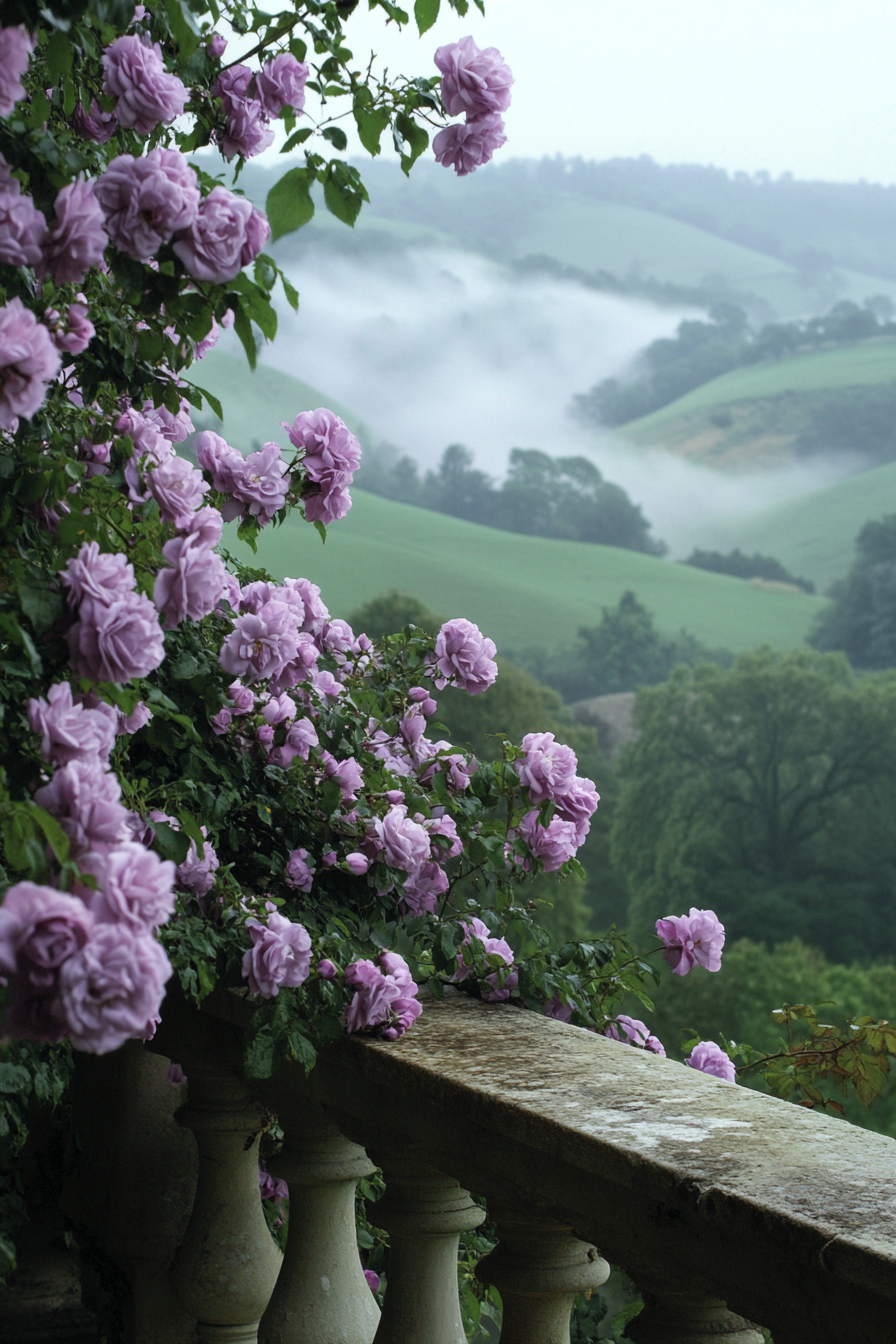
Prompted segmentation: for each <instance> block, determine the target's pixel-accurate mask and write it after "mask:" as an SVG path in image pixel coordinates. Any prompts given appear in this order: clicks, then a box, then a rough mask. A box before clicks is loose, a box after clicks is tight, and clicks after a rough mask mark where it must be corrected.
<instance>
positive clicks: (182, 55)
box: [165, 0, 199, 65]
mask: <svg viewBox="0 0 896 1344" xmlns="http://www.w3.org/2000/svg"><path fill="white" fill-rule="evenodd" d="M165 12H166V14H167V15H168V22H169V24H170V25H171V33H172V36H173V38H174V40H175V42H176V43H177V52H178V61H177V63H178V65H186V63H187V61H189V59H190V57H191V56H192V55H193V52H194V51H195V50H196V48H197V47H198V46H199V33H198V32H197V31H196V29H195V28H194V26H193V20H192V18H191V17H190V15H189V14H187V13H186V12H185V11H184V9H183V8H182V7H181V4H180V0H165Z"/></svg>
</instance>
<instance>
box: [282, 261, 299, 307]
mask: <svg viewBox="0 0 896 1344" xmlns="http://www.w3.org/2000/svg"><path fill="white" fill-rule="evenodd" d="M280 283H281V285H282V286H283V293H284V294H285V295H286V302H287V303H288V304H289V306H290V308H291V309H292V310H293V312H294V313H297V312H298V311H299V291H298V290H297V289H296V287H295V285H293V284H290V282H289V280H288V279H287V277H286V276H285V275H284V273H283V271H281V272H280Z"/></svg>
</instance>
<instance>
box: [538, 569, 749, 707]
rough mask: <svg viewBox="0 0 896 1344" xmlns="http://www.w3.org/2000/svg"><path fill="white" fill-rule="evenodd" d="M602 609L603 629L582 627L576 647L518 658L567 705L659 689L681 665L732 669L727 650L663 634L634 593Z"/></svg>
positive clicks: (682, 635)
mask: <svg viewBox="0 0 896 1344" xmlns="http://www.w3.org/2000/svg"><path fill="white" fill-rule="evenodd" d="M601 610H602V614H601V618H600V621H599V622H598V624H597V625H593V626H581V627H580V628H579V631H578V635H577V641H576V644H575V645H573V646H572V647H566V648H551V649H528V650H525V651H523V652H522V653H519V654H514V655H513V657H514V658H515V659H516V660H517V661H518V662H520V663H521V664H522V665H524V666H525V667H526V668H527V670H528V671H529V672H531V673H532V675H533V676H535V677H537V678H538V679H539V680H540V681H543V682H544V683H545V684H546V685H548V686H553V687H554V689H555V690H557V691H559V692H560V694H561V695H562V696H563V698H564V700H566V701H567V702H572V701H576V700H587V699H590V698H591V697H593V696H597V695H612V694H613V693H614V692H616V691H635V690H637V689H638V688H639V687H640V686H655V685H656V684H657V683H658V682H661V681H665V680H666V678H667V677H668V676H669V674H670V672H671V671H672V669H673V668H675V667H678V665H679V664H680V663H687V664H688V665H690V666H693V665H694V664H696V663H700V662H705V661H711V662H716V663H720V664H722V665H723V666H727V665H728V664H729V663H730V661H731V655H730V654H728V653H726V652H725V650H723V649H708V648H706V647H705V646H704V645H703V644H701V643H700V641H699V640H698V639H697V638H695V636H694V635H691V634H688V632H687V631H686V630H680V631H679V632H678V634H677V635H672V636H668V635H662V634H660V632H659V631H658V630H657V628H656V626H655V624H654V620H653V615H652V613H651V612H649V611H648V610H647V608H646V607H645V606H644V604H643V603H642V602H641V601H639V599H638V597H637V596H636V595H635V593H633V592H632V591H631V589H628V590H627V591H626V592H624V593H623V594H622V596H621V597H620V599H619V601H618V603H617V604H616V606H615V607H603V608H602V609H601Z"/></svg>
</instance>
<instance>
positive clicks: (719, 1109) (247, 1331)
mask: <svg viewBox="0 0 896 1344" xmlns="http://www.w3.org/2000/svg"><path fill="white" fill-rule="evenodd" d="M250 1012H251V1006H250V1005H249V1004H248V1003H247V1002H246V1000H245V998H244V997H242V996H240V995H238V994H225V993H218V994H216V995H214V996H212V998H211V999H210V1000H209V1001H207V1002H206V1004H205V1005H204V1007H203V1010H202V1011H197V1010H195V1009H194V1008H192V1007H188V1006H187V1005H186V1004H183V1003H180V1004H178V1003H177V1001H175V1000H172V1001H171V1002H170V1003H166V1009H165V1014H164V1021H163V1025H162V1027H161V1028H160V1030H159V1033H158V1035H157V1038H156V1040H155V1041H154V1042H153V1043H152V1045H151V1047H149V1048H150V1050H151V1051H156V1052H158V1053H162V1054H164V1055H166V1056H168V1057H169V1058H174V1059H176V1060H177V1061H178V1062H179V1063H181V1064H182V1066H183V1068H184V1070H185V1071H186V1073H187V1075H188V1078H189V1084H188V1091H189V1102H188V1104H187V1106H186V1107H185V1108H184V1107H181V1109H180V1110H179V1111H178V1112H177V1115H176V1120H177V1122H178V1123H179V1124H180V1126H181V1127H182V1128H183V1127H186V1128H187V1129H188V1130H191V1131H192V1132H193V1134H194V1135H195V1138H196V1150H197V1151H198V1183H197V1186H196V1196H195V1201H194V1202H193V1206H192V1215H191V1216H190V1218H189V1223H188V1225H187V1227H186V1231H185V1232H184V1231H183V1227H182V1226H179V1231H178V1236H179V1237H180V1238H181V1239H180V1243H179V1246H176V1245H175V1244H173V1242H172V1241H171V1237H170V1229H169V1233H166V1235H168V1241H166V1242H165V1243H164V1247H167V1249H164V1248H161V1249H160V1248H158V1247H157V1249H156V1251H155V1255H154V1256H153V1255H150V1254H147V1256H146V1258H147V1260H153V1263H154V1265H155V1268H154V1269H153V1274H154V1275H155V1276H156V1278H157V1279H158V1276H159V1273H160V1269H159V1265H160V1261H161V1259H163V1258H165V1256H167V1258H168V1261H169V1268H168V1270H167V1282H168V1289H167V1290H166V1291H167V1292H168V1293H170V1294H171V1295H172V1297H173V1298H174V1299H176V1302H177V1305H178V1309H179V1310H180V1312H181V1313H182V1315H181V1317H177V1318H176V1319H175V1317H176V1313H174V1314H173V1313H172V1308H171V1307H170V1306H169V1305H168V1303H167V1301H166V1302H165V1303H164V1307H165V1309H164V1311H162V1310H160V1312H159V1315H158V1319H157V1322H156V1324H155V1325H154V1324H153V1320H152V1311H153V1307H152V1302H151V1301H147V1299H146V1294H145V1292H144V1293H143V1295H142V1297H141V1298H140V1300H139V1308H138V1307H134V1308H132V1310H131V1312H130V1315H129V1317H128V1324H127V1327H126V1329H125V1332H124V1335H123V1338H124V1339H125V1340H126V1344H134V1342H140V1344H142V1341H144V1340H146V1341H149V1340H152V1341H154V1344H184V1341H186V1340H188V1339H192V1340H198V1341H202V1342H203V1344H206V1342H209V1344H210V1342H211V1341H218V1342H219V1344H223V1342H224V1341H234V1342H236V1341H240V1344H255V1341H256V1340H257V1341H258V1344H464V1333H463V1327H462V1324H461V1319H460V1313H459V1307H458V1295H457V1278H456V1258H457V1246H458V1237H459V1235H460V1233H461V1232H462V1231H464V1230H465V1229H468V1228H472V1227H475V1226H476V1225H477V1224H478V1223H479V1222H480V1221H481V1220H482V1218H483V1216H484V1210H483V1207H482V1201H483V1200H484V1201H485V1205H486V1207H487V1209H488V1216H489V1218H490V1220H491V1221H492V1222H493V1223H494V1224H495V1226H496V1227H497V1233H498V1243H497V1245H496V1246H495V1248H494V1250H493V1251H492V1252H491V1253H490V1254H489V1255H487V1256H486V1257H485V1258H484V1259H483V1260H482V1261H481V1262H480V1264H479V1266H478V1269H477V1274H478V1276H479V1278H480V1279H481V1280H482V1281H483V1282H484V1283H487V1284H493V1285H494V1286H495V1287H496V1288H497V1289H498V1290H499V1292H500V1294H501V1299H502V1304H503V1326H502V1333H501V1344H568V1341H569V1321H570V1312H571V1307H572V1304H573V1301H574V1298H575V1295H576V1294H577V1293H581V1292H587V1291H588V1290H589V1289H595V1288H599V1287H600V1285H601V1284H602V1283H603V1282H604V1281H605V1280H606V1278H607V1275H608V1273H609V1264H614V1265H619V1266H621V1267H623V1268H624V1269H625V1270H626V1272H627V1273H628V1274H629V1275H630V1276H631V1278H632V1279H633V1280H634V1282H635V1283H636V1284H637V1285H638V1287H639V1288H640V1290H641V1291H642V1293H643V1296H644V1301H645V1308H644V1310H643V1312H642V1313H641V1315H640V1316H638V1317H637V1318H636V1319H635V1320H634V1321H632V1322H631V1324H630V1325H629V1327H628V1332H627V1337H628V1338H630V1339H631V1340H632V1341H634V1342H635V1344H762V1342H763V1335H762V1331H761V1330H760V1329H759V1327H758V1326H757V1325H754V1324H752V1323H751V1322H753V1321H758V1322H761V1324H762V1325H763V1326H764V1327H766V1328H767V1329H768V1330H770V1331H771V1333H772V1336H773V1339H774V1344H810V1342H811V1344H823V1341H828V1340H830V1341H832V1342H833V1341H836V1342H837V1344H883V1341H885V1340H886V1341H888V1342H889V1341H892V1339H893V1338H894V1336H896V1196H894V1195H893V1193H892V1189H893V1177H894V1175H896V1142H894V1141H893V1140H891V1139H888V1138H885V1137H882V1136H880V1135H876V1134H872V1133H869V1132H867V1131H863V1130H859V1129H857V1128H855V1127H853V1126H850V1125H848V1124H845V1123H844V1122H843V1121H841V1120H837V1119H834V1118H831V1117H827V1116H824V1115H818V1114H815V1113H812V1112H809V1111H806V1110H803V1109H801V1108H799V1107H797V1106H793V1105H791V1104H789V1103H786V1102H781V1101H777V1100H775V1099H773V1098H769V1097H765V1096H762V1095H759V1094H757V1093H755V1092H752V1091H750V1090H748V1089H746V1088H743V1087H734V1086H731V1085H730V1084H726V1083H722V1082H720V1081H718V1080H716V1079H713V1078H709V1077H706V1076H705V1075H702V1074H699V1073H695V1072H694V1071H692V1070H689V1069H687V1068H685V1067H684V1066H682V1065H680V1064H676V1063H674V1062H671V1061H668V1060H664V1059H659V1058H657V1057H656V1056H654V1055H651V1054H647V1053H645V1052H644V1051H640V1050H636V1049H634V1048H632V1047H629V1046H626V1045H622V1044H620V1043H617V1042H613V1041H608V1040H606V1039H604V1038H603V1037H598V1036H595V1035H593V1034H591V1033H589V1032H584V1031H581V1030H578V1029H577V1028H574V1027H569V1026H565V1025H563V1024H562V1023H558V1022H554V1021H552V1020H550V1019H548V1018H545V1017H541V1016H539V1015H538V1014H535V1013H529V1012H525V1011H521V1010H519V1009H516V1008H513V1007H510V1006H505V1005H487V1004H482V1003H478V1002H476V1001H473V1000H470V999H467V998H465V997H462V996H461V995H459V994H451V995H449V996H447V997H446V998H445V999H444V1000H443V1001H438V1002H436V1001H430V1002H427V1004H426V1009H425V1011H424V1013H423V1016H422V1017H421V1018H420V1019H419V1021H418V1022H417V1023H416V1024H415V1025H414V1027H413V1029H412V1030H411V1031H410V1032H409V1033H408V1035H407V1036H405V1037H403V1038H402V1039H401V1040H399V1041H396V1042H384V1041H377V1040H373V1039H370V1038H362V1037H349V1038H346V1039H345V1040H343V1041H341V1042H338V1043H336V1044H335V1045H334V1046H332V1047H330V1048H328V1049H327V1050H326V1051H325V1052H324V1054H323V1056H322V1057H321V1059H320V1060H319V1063H318V1065H317V1067H316V1068H315V1069H314V1070H313V1071H312V1073H311V1074H310V1075H308V1076H307V1077H306V1076H305V1074H304V1071H303V1070H302V1069H300V1068H298V1067H295V1066H284V1067H283V1068H281V1069H280V1070H279V1071H278V1073H277V1074H276V1075H275V1076H274V1077H273V1078H272V1079H269V1080H267V1081H266V1082H265V1083H263V1084H260V1085H259V1084H250V1083H247V1082H246V1081H245V1080H244V1079H243V1078H242V1076H241V1073H240V1059H241V1048H242V1034H243V1026H244V1023H245V1020H246V1018H247V1015H248V1014H249V1013H250ZM90 1067H91V1068H92V1069H94V1070H95V1069H96V1067H97V1062H96V1061H92V1062H91V1066H90ZM110 1067H111V1066H110ZM154 1076H155V1075H154ZM166 1086H169V1087H170V1085H169V1084H166ZM181 1100H182V1099H181ZM157 1109H158V1108H157ZM274 1114H276V1116H277V1118H278V1122H279V1124H280V1125H281V1127H282V1128H283V1131H284V1134H285V1141H284V1144H283V1148H282V1151H281V1155H280V1157H279V1159H278V1165H277V1167H276V1170H277V1173H278V1174H279V1175H281V1176H282V1177H283V1178H284V1179H285V1180H286V1181H287V1182H288V1184H289V1189H290V1224H289V1234H288V1243H287V1251H286V1255H285V1257H283V1258H282V1264H281V1263H280V1261H281V1257H280V1254H279V1252H278V1251H276V1248H275V1247H274V1244H273V1242H272V1240H271V1238H270V1236H269V1234H268V1232H267V1229H266V1227H265V1224H264V1220H263V1217H262V1214H261V1208H260V1201H259V1196H258V1190H257V1180H256V1166H255V1164H256V1153H257V1142H258V1136H259V1133H260V1131H261V1130H262V1128H263V1127H264V1126H265V1125H266V1124H268V1123H269V1122H270V1118H271V1116H272V1115H274ZM173 1128H174V1125H173V1122H172V1129H173ZM181 1132H182V1129H181ZM110 1139H111V1142H112V1145H113V1146H114V1135H112V1136H110ZM161 1141H163V1140H162V1139H160V1142H161ZM168 1149H169V1151H171V1152H172V1153H173V1152H175V1151H177V1152H181V1150H182V1145H181V1146H177V1145H172V1144H171V1143H170V1142H169V1144H168ZM194 1163H195V1158H194ZM374 1164H376V1165H377V1166H379V1167H380V1168H381V1169H382V1171H383V1173H384V1176H385V1180H386V1194H385V1196H384V1197H383V1199H382V1200H381V1201H380V1202H379V1203H378V1204H377V1205H376V1206H375V1208H376V1212H375V1215H374V1216H375V1219H376V1222H377V1224H378V1225H379V1226H382V1227H384V1228H385V1229H386V1230H387V1231H388V1232H389V1234H390V1246H391V1249H390V1258H389V1269H388V1281H387V1287H386V1293H385V1299H384V1300H385V1305H384V1309H383V1312H382V1315H380V1312H379V1309H378V1307H377V1305H376V1302H375V1299H374V1297H373V1295H372V1294H371V1292H370V1290H369V1288H368V1286H367V1284H366V1282H365V1279H364V1276H363V1274H362V1272H361V1266H360V1261H359V1257H358V1251H357V1245H356V1240H355V1225H354V1197H355V1186H356V1183H357V1181H358V1180H359V1179H360V1178H361V1177H363V1176H366V1175H369V1174H370V1173H371V1172H372V1170H373V1168H374ZM182 1165H183V1164H182ZM114 1166H115V1169H116V1170H118V1171H121V1170H123V1162H122V1158H121V1155H118V1156H117V1157H116V1158H115V1161H114ZM156 1173H157V1169H156ZM135 1175H136V1173H135ZM191 1179H193V1177H192V1175H191V1173H185V1172H184V1171H183V1170H179V1169H177V1168H176V1164H175V1168H174V1169H172V1172H171V1175H170V1181H171V1183H172V1185H175V1184H176V1183H177V1182H180V1186H179V1187H178V1188H181V1189H186V1188H188V1187H189V1186H190V1181H191ZM136 1183H137V1185H139V1179H138V1180H137V1182H136ZM468 1192H473V1193H474V1194H475V1195H476V1196H477V1198H476V1199H473V1198H472V1197H471V1195H470V1194H469V1193H468ZM155 1197H156V1201H157V1203H159V1204H160V1206H162V1205H164V1203H165V1198H166V1192H165V1190H164V1189H163V1188H162V1187H161V1183H160V1184H159V1188H158V1189H157V1190H156V1196H155ZM147 1200H148V1203H151V1202H152V1201H151V1200H150V1199H148V1196H147V1198H146V1199H145V1201H144V1202H145V1203H146V1202H147ZM181 1202H182V1201H181ZM166 1207H167V1206H166ZM178 1207H180V1206H178ZM135 1217H137V1215H136V1214H133V1213H132V1219H131V1224H130V1232H129V1236H128V1242H129V1247H131V1248H133V1249H129V1250H128V1252H127V1254H128V1255H129V1256H130V1257H131V1259H133V1258H134V1256H135V1254H136V1247H137V1243H138V1241H139V1237H138V1236H137V1233H136V1227H135V1223H134V1218H135ZM154 1217H155V1214H153V1212H152V1210H150V1209H148V1210H147V1212H146V1213H145V1239H146V1240H147V1242H148V1243H152V1244H154V1243H153V1238H152V1227H153V1226H154V1223H153V1218H154ZM167 1218H168V1223H167V1224H166V1226H169V1225H170V1226H174V1225H175V1224H176V1223H177V1218H173V1217H172V1214H171V1210H170V1208H168V1209H167ZM138 1221H139V1220H138ZM181 1222H183V1217H181ZM110 1254H112V1256H113V1259H114V1254H113V1250H112V1248H110ZM0 1318H2V1311H0ZM184 1319H188V1320H192V1321H194V1322H195V1327H191V1328H190V1329H189V1330H188V1331H186V1332H185V1330H184V1326H183V1320H184ZM37 1337H38V1336H36V1335H35V1336H34V1338H37ZM40 1338H55V1336H44V1335H41V1336H40ZM59 1338H60V1339H61V1338H63V1336H59Z"/></svg>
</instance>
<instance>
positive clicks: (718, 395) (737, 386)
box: [621, 336, 896, 443]
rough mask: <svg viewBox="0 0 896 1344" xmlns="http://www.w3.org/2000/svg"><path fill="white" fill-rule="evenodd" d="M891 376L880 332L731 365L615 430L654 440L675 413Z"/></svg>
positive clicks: (893, 361)
mask: <svg viewBox="0 0 896 1344" xmlns="http://www.w3.org/2000/svg"><path fill="white" fill-rule="evenodd" d="M894 379H896V339H894V338H893V337H892V336H881V337H879V338H878V339H876V340H870V341H858V342H857V343H856V344H855V345H842V346H837V347H836V348H835V349H831V350H816V351H812V352H811V353H809V354H804V355H793V356H792V357H791V358H789V359H780V360H763V361H762V362H761V363H759V364H751V365H749V366H748V367H747V368H744V369H733V370H732V371H731V373H723V374H722V376H721V377H720V378H713V379H712V381H711V382H708V383H704V384H703V386H702V387H697V388H695V389H694V391H693V392H688V394H687V395H686V396H684V397H679V398H678V400H677V401H673V402H671V403H670V404H669V405H668V406H663V407H662V409H661V410H659V411H654V412H653V414H652V415H645V416H642V418H641V419H640V420H634V421H632V423H631V424H628V425H625V426H624V428H623V429H622V430H621V433H623V434H625V435H626V436H627V437H630V438H632V439H636V440H638V441H640V442H644V443H647V442H651V443H653V442H656V441H657V440H658V439H661V438H662V437H663V432H664V429H665V427H666V426H667V425H668V424H669V423H670V422H671V421H675V420H678V419H679V418H680V417H681V416H685V415H690V414H693V413H694V412H696V411H705V410H707V409H710V408H712V409H715V408H717V407H719V406H724V405H726V404H728V403H731V402H741V401H753V400H761V399H764V398H767V397H779V396H781V395H782V393H785V392H815V391H825V390H827V389H828V388H831V387H855V386H861V385H863V384H868V383H888V382H892V381H893V380H894Z"/></svg>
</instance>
